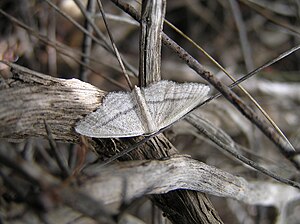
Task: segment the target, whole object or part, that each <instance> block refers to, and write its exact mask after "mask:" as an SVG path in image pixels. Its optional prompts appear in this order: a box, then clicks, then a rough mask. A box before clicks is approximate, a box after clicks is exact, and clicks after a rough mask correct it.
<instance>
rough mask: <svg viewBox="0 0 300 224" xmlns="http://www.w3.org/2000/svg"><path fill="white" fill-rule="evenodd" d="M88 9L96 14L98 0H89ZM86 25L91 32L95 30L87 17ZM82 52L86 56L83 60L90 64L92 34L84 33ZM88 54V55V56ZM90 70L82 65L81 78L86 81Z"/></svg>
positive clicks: (82, 57)
mask: <svg viewBox="0 0 300 224" xmlns="http://www.w3.org/2000/svg"><path fill="white" fill-rule="evenodd" d="M86 11H87V12H88V13H89V14H90V15H94V14H95V11H96V0H89V1H88V3H87V6H86ZM84 27H85V29H86V30H87V31H88V32H89V33H92V32H93V27H92V25H91V24H90V23H89V22H88V20H87V19H85V21H84ZM81 48H82V52H83V54H84V56H81V61H82V62H83V64H86V65H89V64H90V60H89V57H90V55H91V49H92V38H91V37H90V35H86V34H85V33H84V34H83V40H82V46H81ZM86 56H88V57H86ZM88 73H89V71H88V70H87V67H85V66H83V65H80V68H79V79H80V80H82V81H84V82H86V81H87V76H88Z"/></svg>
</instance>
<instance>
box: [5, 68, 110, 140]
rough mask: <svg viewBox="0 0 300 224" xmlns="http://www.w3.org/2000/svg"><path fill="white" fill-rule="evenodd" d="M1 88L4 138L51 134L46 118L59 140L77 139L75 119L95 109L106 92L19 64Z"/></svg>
mask: <svg viewBox="0 0 300 224" xmlns="http://www.w3.org/2000/svg"><path fill="white" fill-rule="evenodd" d="M11 66H12V67H13V68H14V69H18V71H16V70H15V71H14V72H13V75H12V77H11V78H9V79H6V80H4V79H2V81H1V82H2V83H3V84H2V85H1V87H0V88H1V89H0V92H1V93H0V102H1V107H0V138H9V139H25V138H28V137H32V136H47V134H46V130H45V125H44V120H45V121H46V122H47V124H48V125H49V126H50V129H51V132H52V134H53V137H54V139H55V140H62V141H69V142H75V141H77V140H78V135H77V134H76V133H75V131H74V130H73V128H74V125H75V123H76V122H77V121H78V120H79V119H81V118H82V117H83V116H84V115H86V114H88V113H90V112H92V111H93V110H95V109H96V108H97V107H98V106H99V105H100V104H101V100H102V98H103V96H104V95H105V92H103V91H101V90H99V89H97V88H96V87H94V86H92V85H90V84H88V83H85V82H81V81H79V80H77V79H69V80H64V79H57V78H53V77H51V76H47V75H43V74H40V73H37V72H33V71H31V70H28V69H25V68H22V67H20V66H17V65H12V64H11Z"/></svg>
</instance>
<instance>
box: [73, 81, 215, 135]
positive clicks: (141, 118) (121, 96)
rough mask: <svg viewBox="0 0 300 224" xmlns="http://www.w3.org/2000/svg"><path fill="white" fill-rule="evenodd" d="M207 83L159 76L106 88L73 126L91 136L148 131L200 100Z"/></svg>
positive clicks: (204, 95) (171, 120)
mask: <svg viewBox="0 0 300 224" xmlns="http://www.w3.org/2000/svg"><path fill="white" fill-rule="evenodd" d="M209 90H210V89H209V87H208V86H207V85H204V84H199V83H181V84H180V83H176V82H173V81H167V80H162V81H159V82H156V83H154V84H151V85H149V86H148V87H145V88H139V87H137V86H135V87H134V89H133V91H132V92H110V93H108V94H107V95H106V96H105V98H104V100H103V102H102V104H101V106H100V107H99V108H98V109H97V110H96V111H94V112H92V113H90V114H88V115H87V116H86V117H85V118H83V119H82V120H80V121H79V122H78V123H77V125H76V127H75V130H76V131H77V132H78V133H79V134H82V135H85V136H88V137H95V138H123V137H134V136H140V135H150V134H153V133H155V132H157V131H159V130H161V129H162V128H164V127H166V126H168V125H170V124H172V123H173V122H175V121H177V120H178V119H180V118H181V117H182V116H184V115H185V114H187V113H188V112H189V111H191V110H192V109H194V108H195V107H196V106H197V105H199V104H200V103H202V102H203V101H204V100H205V99H206V97H207V95H208V92H209Z"/></svg>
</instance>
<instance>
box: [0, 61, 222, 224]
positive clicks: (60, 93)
mask: <svg viewBox="0 0 300 224" xmlns="http://www.w3.org/2000/svg"><path fill="white" fill-rule="evenodd" d="M9 66H10V67H12V71H13V75H12V77H11V78H9V79H6V80H4V79H1V85H0V88H1V89H0V102H1V104H2V105H1V108H0V138H9V139H16V140H21V139H25V138H28V137H31V136H41V137H47V133H46V129H45V124H44V120H45V121H46V122H47V124H48V125H49V127H50V129H51V133H52V135H53V139H55V140H60V141H68V142H77V141H78V139H79V138H78V137H79V136H78V135H77V134H76V133H75V130H74V126H75V123H76V121H77V120H79V119H80V118H82V117H83V116H84V115H86V114H88V113H90V112H92V111H93V110H95V109H96V108H97V107H98V106H99V105H100V104H101V99H102V98H103V96H104V95H105V92H103V91H100V90H98V89H97V88H95V87H94V86H92V85H90V84H87V83H83V82H81V81H79V80H75V79H71V80H64V79H57V78H53V77H50V76H47V75H43V74H40V73H37V72H33V71H31V70H29V69H26V68H23V67H21V66H17V65H14V64H9ZM138 140H139V138H126V139H119V140H115V141H113V140H110V139H105V140H92V143H93V146H94V147H95V150H96V151H97V152H98V153H99V155H100V157H110V156H111V155H113V154H115V153H117V152H118V151H122V150H124V149H126V148H127V147H129V146H131V145H132V144H135V143H136V142H137V141H138ZM174 154H176V149H175V148H174V147H173V146H172V144H171V143H170V142H169V141H168V140H167V139H166V138H165V137H164V136H163V135H159V136H157V137H155V138H153V139H151V140H150V141H148V142H147V143H146V144H144V145H143V146H142V147H139V149H138V150H135V151H133V152H131V153H130V155H129V156H124V157H123V158H121V159H122V160H124V159H126V160H141V159H160V158H164V157H169V156H171V155H174ZM151 198H152V199H153V200H154V202H155V203H156V204H158V205H159V206H160V207H161V208H162V209H163V211H164V212H165V214H166V215H167V217H168V218H169V219H170V220H171V221H172V222H173V223H222V221H221V220H220V219H219V218H218V215H217V213H216V211H215V210H214V208H213V206H212V204H211V203H210V202H209V200H208V199H207V198H206V196H205V195H204V194H201V193H199V192H195V191H179V192H177V191H175V192H174V191H173V192H169V193H167V194H161V195H153V196H151ZM181 202H184V203H181ZM191 209H192V211H193V212H191Z"/></svg>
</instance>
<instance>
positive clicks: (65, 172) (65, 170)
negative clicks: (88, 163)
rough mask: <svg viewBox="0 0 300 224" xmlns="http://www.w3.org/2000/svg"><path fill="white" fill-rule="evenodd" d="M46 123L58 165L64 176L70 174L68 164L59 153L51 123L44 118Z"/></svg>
mask: <svg viewBox="0 0 300 224" xmlns="http://www.w3.org/2000/svg"><path fill="white" fill-rule="evenodd" d="M44 124H45V128H46V131H47V135H48V141H49V144H50V147H51V149H52V151H53V154H54V157H55V159H56V161H57V165H58V166H59V168H60V169H61V171H62V176H63V177H67V176H69V175H70V170H69V169H68V165H67V163H66V161H65V160H64V159H63V157H62V155H61V154H60V153H59V150H58V148H57V145H56V142H55V141H54V139H53V136H52V133H51V129H50V127H49V125H48V124H47V122H46V120H44Z"/></svg>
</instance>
